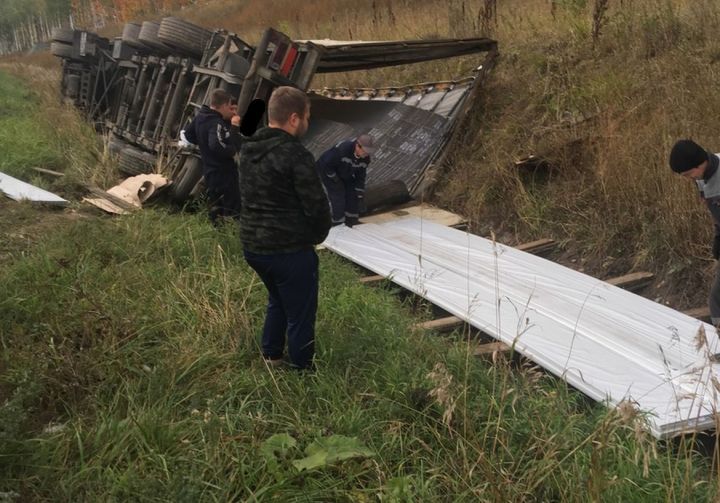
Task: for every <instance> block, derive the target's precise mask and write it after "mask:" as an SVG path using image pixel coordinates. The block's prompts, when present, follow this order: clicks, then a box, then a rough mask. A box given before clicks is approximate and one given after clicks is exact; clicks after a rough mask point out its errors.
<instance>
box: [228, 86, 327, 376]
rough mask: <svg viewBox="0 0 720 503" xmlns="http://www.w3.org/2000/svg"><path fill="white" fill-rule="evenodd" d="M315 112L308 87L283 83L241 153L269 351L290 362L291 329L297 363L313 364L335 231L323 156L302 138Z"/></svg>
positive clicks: (248, 246)
mask: <svg viewBox="0 0 720 503" xmlns="http://www.w3.org/2000/svg"><path fill="white" fill-rule="evenodd" d="M309 118H310V103H309V100H308V98H307V96H306V95H305V93H304V92H302V91H300V90H298V89H295V88H293V87H279V88H277V89H276V90H275V91H274V92H273V94H272V96H271V97H270V101H269V104H268V121H269V126H268V127H266V128H262V129H260V130H258V131H257V132H256V133H255V134H254V135H253V136H252V137H250V138H247V139H245V140H244V142H243V145H242V148H241V152H240V155H241V157H240V191H241V197H242V201H243V210H242V213H241V214H240V238H241V239H242V242H243V247H244V250H245V259H246V260H247V262H248V264H249V265H250V267H252V268H253V269H254V270H255V272H257V274H258V276H260V278H261V279H262V281H263V283H264V284H265V286H266V287H267V290H268V294H269V295H268V306H267V313H266V316H265V325H264V327H263V334H262V352H263V356H264V357H265V359H266V361H267V362H268V363H269V364H270V365H273V366H277V365H280V364H281V363H282V362H283V353H284V349H285V335H286V333H287V345H288V353H289V356H290V363H291V365H292V366H293V367H295V368H298V369H310V368H312V367H313V356H314V354H315V346H314V341H315V316H316V311H317V302H318V257H317V254H316V253H315V248H314V245H316V244H318V243H322V242H323V241H324V240H325V238H326V237H327V234H328V231H329V230H330V206H329V204H328V200H327V196H326V194H325V191H324V190H323V187H322V184H321V183H320V178H319V177H318V175H317V172H316V171H315V160H314V158H313V156H312V154H311V153H310V152H308V151H307V150H306V149H305V147H303V146H302V144H301V143H300V140H299V138H300V137H301V136H302V135H303V134H305V132H306V131H307V128H308V119H309Z"/></svg>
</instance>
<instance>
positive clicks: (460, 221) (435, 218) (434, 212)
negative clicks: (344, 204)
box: [360, 203, 467, 227]
mask: <svg viewBox="0 0 720 503" xmlns="http://www.w3.org/2000/svg"><path fill="white" fill-rule="evenodd" d="M410 217H418V218H423V219H425V220H429V221H431V222H435V223H437V224H440V225H447V226H448V227H455V226H459V225H464V224H466V223H467V222H466V220H465V219H464V218H463V217H462V216H460V215H457V214H455V213H452V212H450V211H446V210H442V209H440V208H436V207H434V206H431V205H429V204H426V203H422V204H415V205H414V206H408V207H406V208H401V209H396V210H393V211H387V212H385V213H378V214H377V215H369V216H366V217H362V218H361V219H360V223H362V224H382V223H385V222H390V221H392V220H397V219H400V218H410Z"/></svg>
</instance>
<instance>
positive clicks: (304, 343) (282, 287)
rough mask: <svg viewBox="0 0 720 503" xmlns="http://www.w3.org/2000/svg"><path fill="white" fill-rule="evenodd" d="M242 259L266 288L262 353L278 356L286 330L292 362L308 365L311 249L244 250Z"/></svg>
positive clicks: (314, 282)
mask: <svg viewBox="0 0 720 503" xmlns="http://www.w3.org/2000/svg"><path fill="white" fill-rule="evenodd" d="M245 260H247V263H248V264H250V267H252V268H253V269H254V270H255V272H256V273H257V274H258V276H260V279H261V280H262V282H263V283H264V284H265V287H266V288H267V290H268V305H267V313H266V315H265V326H264V327H263V334H262V352H263V356H264V357H265V358H272V359H276V358H282V356H283V352H284V349H285V334H286V333H287V344H288V353H289V355H290V360H291V361H292V363H293V364H294V365H296V366H297V367H299V368H303V369H305V368H312V364H313V363H312V360H313V356H314V355H315V315H316V313H317V305H318V276H319V274H318V263H319V261H318V256H317V254H316V253H315V250H314V249H309V250H303V251H299V252H295V253H280V254H276V255H260V254H257V253H251V252H249V251H247V250H246V251H245Z"/></svg>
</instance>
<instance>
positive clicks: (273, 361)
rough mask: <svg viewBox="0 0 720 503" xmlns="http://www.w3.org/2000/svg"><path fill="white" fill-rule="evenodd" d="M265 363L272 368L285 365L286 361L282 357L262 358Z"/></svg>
mask: <svg viewBox="0 0 720 503" xmlns="http://www.w3.org/2000/svg"><path fill="white" fill-rule="evenodd" d="M263 361H264V362H265V364H266V365H267V366H268V367H270V368H274V369H279V368H282V367H285V365H286V362H285V360H284V359H283V358H263Z"/></svg>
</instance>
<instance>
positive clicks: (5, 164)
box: [0, 64, 115, 195]
mask: <svg viewBox="0 0 720 503" xmlns="http://www.w3.org/2000/svg"><path fill="white" fill-rule="evenodd" d="M28 83H32V84H31V85H29V84H28ZM0 152H2V155H0V171H2V172H3V173H6V174H8V175H11V176H14V177H16V178H21V179H22V180H24V181H27V182H29V183H32V184H33V185H37V186H39V187H42V188H45V189H49V190H59V191H63V192H65V193H69V194H72V195H79V194H80V193H81V188H80V187H81V185H82V184H86V183H94V184H98V185H102V186H109V185H111V184H112V182H113V181H114V180H115V177H114V176H113V175H112V174H111V172H112V168H113V165H112V163H111V162H110V161H109V160H108V157H107V155H105V154H104V153H103V147H102V141H101V140H100V139H99V138H98V136H97V135H96V134H95V132H94V131H93V129H92V127H91V126H90V125H89V124H87V123H86V122H85V121H83V120H82V119H81V117H80V114H79V113H78V111H77V110H75V109H74V108H73V107H72V106H70V105H65V104H62V103H61V100H60V96H59V83H58V72H57V71H50V70H44V69H41V68H36V67H29V66H24V65H18V64H16V65H3V67H2V68H1V69H0ZM32 168H44V169H49V170H52V171H57V172H61V173H64V175H65V176H64V177H62V178H52V177H51V178H48V177H47V176H46V175H40V174H39V173H38V172H37V171H33V170H32Z"/></svg>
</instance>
